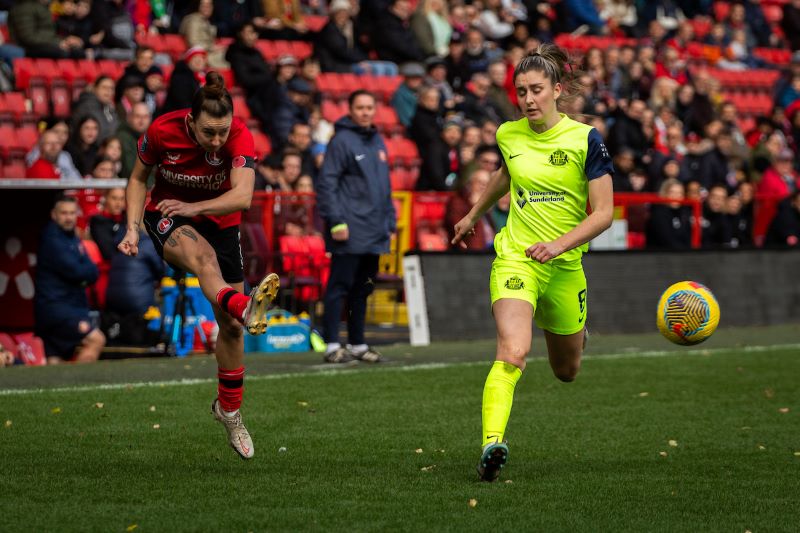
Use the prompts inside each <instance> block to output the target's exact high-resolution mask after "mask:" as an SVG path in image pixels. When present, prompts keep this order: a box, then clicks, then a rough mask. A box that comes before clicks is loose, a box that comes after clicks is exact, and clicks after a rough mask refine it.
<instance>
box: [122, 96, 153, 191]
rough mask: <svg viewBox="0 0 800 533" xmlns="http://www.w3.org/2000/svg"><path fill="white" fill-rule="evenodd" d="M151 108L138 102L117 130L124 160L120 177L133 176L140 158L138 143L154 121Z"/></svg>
mask: <svg viewBox="0 0 800 533" xmlns="http://www.w3.org/2000/svg"><path fill="white" fill-rule="evenodd" d="M152 117H153V115H152V113H151V112H150V108H149V107H148V106H147V104H146V103H144V102H138V103H135V104H133V106H131V110H130V111H129V112H128V114H127V116H126V117H125V122H123V123H122V125H121V126H120V127H119V129H118V130H117V133H116V135H117V138H118V139H119V142H120V145H122V158H121V160H120V161H121V163H122V166H121V167H120V171H119V177H120V178H125V179H128V178H129V177H130V176H131V171H132V170H133V166H134V165H135V164H136V159H137V158H138V155H137V154H138V149H137V143H138V141H139V137H141V136H142V135H143V134H144V132H146V131H147V128H148V127H149V126H150V122H151V121H152Z"/></svg>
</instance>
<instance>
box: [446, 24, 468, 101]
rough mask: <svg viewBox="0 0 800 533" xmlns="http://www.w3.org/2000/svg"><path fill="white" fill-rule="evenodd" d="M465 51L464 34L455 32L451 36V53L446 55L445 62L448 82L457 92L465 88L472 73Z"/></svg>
mask: <svg viewBox="0 0 800 533" xmlns="http://www.w3.org/2000/svg"><path fill="white" fill-rule="evenodd" d="M464 51H465V47H464V36H463V35H462V34H460V33H458V32H453V35H451V36H450V53H449V54H448V55H447V57H445V59H444V63H445V67H447V83H449V84H450V87H452V88H453V90H454V91H456V92H460V91H462V90H463V89H464V85H466V84H467V82H468V81H469V77H470V75H471V72H470V69H469V63H468V62H467V56H466V55H465V53H464Z"/></svg>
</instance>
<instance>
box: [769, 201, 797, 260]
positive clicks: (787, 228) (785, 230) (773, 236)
mask: <svg viewBox="0 0 800 533" xmlns="http://www.w3.org/2000/svg"><path fill="white" fill-rule="evenodd" d="M764 244H766V245H773V246H789V247H793V248H797V247H798V246H800V191H795V192H794V193H793V194H792V195H791V196H789V197H788V198H786V199H785V200H783V201H782V202H781V203H780V204H779V205H778V212H777V214H776V215H775V218H774V219H772V224H770V226H769V231H767V236H766V239H765V240H764Z"/></svg>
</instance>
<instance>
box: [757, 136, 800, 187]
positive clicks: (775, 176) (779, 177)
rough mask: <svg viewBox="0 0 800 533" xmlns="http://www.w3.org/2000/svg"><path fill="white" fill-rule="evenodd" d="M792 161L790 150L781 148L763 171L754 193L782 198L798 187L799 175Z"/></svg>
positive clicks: (799, 183)
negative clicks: (772, 161)
mask: <svg viewBox="0 0 800 533" xmlns="http://www.w3.org/2000/svg"><path fill="white" fill-rule="evenodd" d="M793 163H794V154H793V153H792V151H791V150H789V149H788V148H784V149H783V150H781V151H780V153H779V154H778V156H777V157H776V158H775V161H774V163H773V164H772V166H770V167H769V168H768V169H767V170H765V171H764V175H763V176H762V177H761V181H760V182H759V183H758V185H757V186H756V194H762V195H765V196H774V197H778V198H780V199H783V198H786V197H787V196H789V195H790V194H792V193H793V192H794V191H796V190H798V189H800V176H798V174H797V172H795V170H794V167H793Z"/></svg>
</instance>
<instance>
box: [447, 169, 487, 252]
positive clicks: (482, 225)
mask: <svg viewBox="0 0 800 533" xmlns="http://www.w3.org/2000/svg"><path fill="white" fill-rule="evenodd" d="M490 179H491V174H490V173H489V172H488V171H486V170H483V169H481V168H477V169H475V171H474V172H473V173H472V175H470V176H469V178H468V179H467V181H466V182H465V183H464V186H463V187H462V188H461V189H460V190H459V191H458V192H457V193H456V194H454V195H453V196H451V197H450V199H449V200H448V202H447V210H446V213H447V214H446V215H445V221H444V224H445V227H446V228H447V232H448V234H449V237H448V240H449V241H452V240H453V237H454V236H455V229H454V228H455V225H456V223H458V221H459V220H461V219H462V218H464V217H465V216H466V215H467V213H469V212H470V210H471V209H472V206H474V205H475V204H476V203H478V200H479V199H480V197H481V195H482V194H483V193H484V191H485V190H486V187H488V186H489V180H490ZM474 229H475V233H474V234H473V235H472V236H471V237H469V238H466V239H464V240H463V241H461V242H460V243H459V244H456V245H453V249H454V250H485V249H487V248H489V247H490V246H492V243H493V242H494V233H495V232H494V228H493V227H492V223H491V218H490V215H489V214H486V215H484V216H483V218H481V220H479V221H478V223H477V224H475V228H474Z"/></svg>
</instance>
